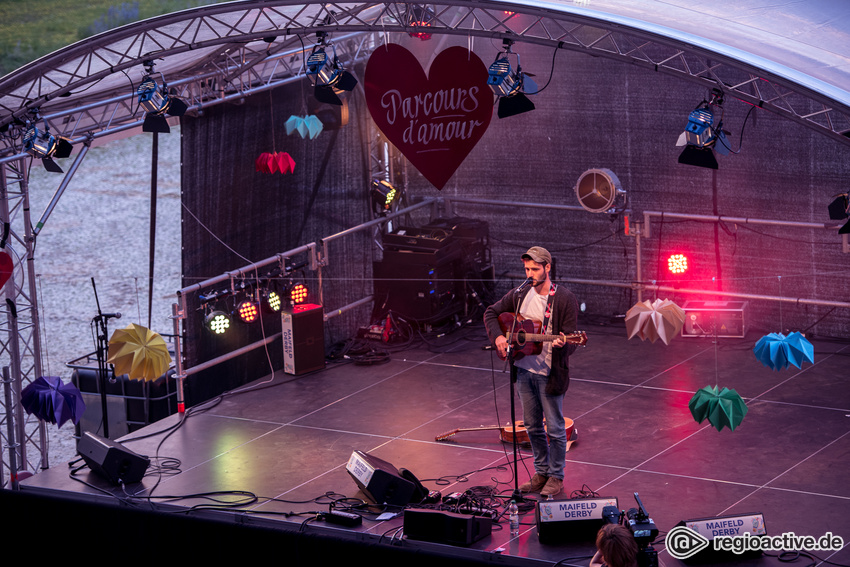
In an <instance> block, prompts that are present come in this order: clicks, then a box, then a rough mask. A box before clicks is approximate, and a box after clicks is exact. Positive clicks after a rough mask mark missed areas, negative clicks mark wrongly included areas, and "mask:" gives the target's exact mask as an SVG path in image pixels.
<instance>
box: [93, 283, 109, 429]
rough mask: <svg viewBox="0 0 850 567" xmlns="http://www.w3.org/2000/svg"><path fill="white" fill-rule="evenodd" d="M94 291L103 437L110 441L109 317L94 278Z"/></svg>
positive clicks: (96, 350)
mask: <svg viewBox="0 0 850 567" xmlns="http://www.w3.org/2000/svg"><path fill="white" fill-rule="evenodd" d="M91 286H92V290H94V300H95V303H96V304H97V315H96V316H95V317H94V319H92V324H93V325H96V326H97V329H96V348H95V354H96V355H97V377H98V384H99V386H100V411H101V414H102V420H103V436H104V437H105V438H107V439H109V418H108V416H107V409H106V407H107V405H106V383H107V375H108V368H107V364H106V358H107V352H108V350H109V333H108V331H107V321H108V320H109V317H108V316H104V315H103V313H102V312H101V310H100V301H99V300H98V298H97V287H95V285H94V278H93V277H92V279H91Z"/></svg>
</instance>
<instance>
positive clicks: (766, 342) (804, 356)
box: [753, 332, 815, 370]
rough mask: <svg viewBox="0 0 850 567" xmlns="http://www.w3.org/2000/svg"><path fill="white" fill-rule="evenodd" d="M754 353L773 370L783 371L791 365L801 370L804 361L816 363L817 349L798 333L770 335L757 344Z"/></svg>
mask: <svg viewBox="0 0 850 567" xmlns="http://www.w3.org/2000/svg"><path fill="white" fill-rule="evenodd" d="M753 352H754V353H755V355H756V358H758V359H759V360H760V361H761V363H762V364H764V365H765V366H767V367H768V368H772V369H773V370H782V369H783V368H787V367H788V365H789V364H793V365H794V366H796V367H797V368H800V367H801V365H802V363H803V361H804V360H808V361H809V362H814V361H815V347H814V346H812V343H810V342H809V341H808V339H806V337H804V336H803V335H801V334H800V333H798V332H794V333H789V334H788V336H785V335H783V334H782V333H770V334H768V335H765V336H763V337H762V338H760V339H759V340H758V342H756V346H755V347H754V348H753Z"/></svg>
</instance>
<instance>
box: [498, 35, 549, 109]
mask: <svg viewBox="0 0 850 567" xmlns="http://www.w3.org/2000/svg"><path fill="white" fill-rule="evenodd" d="M502 43H503V45H504V46H505V51H504V53H499V54H498V55H496V60H495V61H493V63H492V64H491V65H490V68H489V69H487V75H488V77H487V84H488V85H489V86H490V90H492V91H493V94H495V95H496V96H498V97H499V110H498V116H499V118H507V117H508V116H514V115H516V114H522V113H523V112H529V111H531V110H534V103H533V102H531V100H530V99H529V98H528V97H527V96H525V92H526V91H527V90H529V88H530V90H531V91H532V92H536V91H537V86H536V85H535V84H534V82H533V81H532V80H531V79H530V78H529V75H527V74H526V73H523V72H522V67H521V65H520V61H519V55H518V54H516V53H513V52H512V51H511V45H513V42H512V41H511V40H509V39H506V40H504V41H503V42H502ZM510 55H515V56H516V59H517V66H516V72H514V71H513V68H512V67H511V62H510V60H509V59H508V57H509V56H510Z"/></svg>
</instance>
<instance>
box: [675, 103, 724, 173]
mask: <svg viewBox="0 0 850 567" xmlns="http://www.w3.org/2000/svg"><path fill="white" fill-rule="evenodd" d="M722 105H723V93H722V92H721V91H720V90H719V89H713V90H712V91H711V96H710V97H709V100H708V101H705V100H704V101H702V102H701V103H700V105H699V106H697V107H696V108H695V109H694V110H692V111H691V113H690V114H689V115H688V124H687V125H686V126H685V131H684V132H682V133H681V134H680V135H679V139H678V141H677V142H676V146H685V149H684V150H682V153H681V154H679V163H683V164H685V165H695V166H697V167H706V168H709V169H717V167H718V166H717V159H716V158H715V157H714V152H717V153H719V154H720V155H724V156H725V155H728V154H729V149H730V146H729V141H728V140H727V139H726V133H725V132H724V131H723V119H722V118H718V119H717V122H716V124H715V112H716V110H722Z"/></svg>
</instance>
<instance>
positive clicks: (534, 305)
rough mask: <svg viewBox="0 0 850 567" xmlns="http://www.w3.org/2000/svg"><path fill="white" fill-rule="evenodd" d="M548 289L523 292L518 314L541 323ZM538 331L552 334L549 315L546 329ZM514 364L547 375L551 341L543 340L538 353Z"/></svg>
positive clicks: (549, 364) (526, 356) (549, 363)
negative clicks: (543, 291) (542, 291)
mask: <svg viewBox="0 0 850 567" xmlns="http://www.w3.org/2000/svg"><path fill="white" fill-rule="evenodd" d="M550 289H551V287H547V288H546V291H547V293H546V294H545V295H541V294H539V293H537V291H536V290H534V289H532V290H531V291H529V292H528V293H527V294H525V299H523V301H522V305H521V306H520V308H519V314H520V315H522V317H523V319H533V320H534V321H537V322H538V323H541V324H542V323H543V320H544V319H545V318H546V303H547V302H548V301H549V293H548V291H549V290H550ZM540 333H541V334H546V335H551V334H552V318H551V317H550V318H549V321H548V322H547V324H546V329H541V330H540ZM516 366H518V367H519V368H524V369H526V370H528V371H529V372H533V373H535V374H544V375H546V376H548V375H549V369H550V368H551V367H552V343H551V342H544V343H543V350H541V351H540V354H538V355H536V356H535V355H525V356H524V357H522V358H520V359H519V360H517V361H516Z"/></svg>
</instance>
